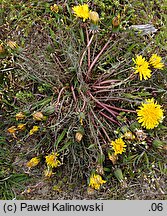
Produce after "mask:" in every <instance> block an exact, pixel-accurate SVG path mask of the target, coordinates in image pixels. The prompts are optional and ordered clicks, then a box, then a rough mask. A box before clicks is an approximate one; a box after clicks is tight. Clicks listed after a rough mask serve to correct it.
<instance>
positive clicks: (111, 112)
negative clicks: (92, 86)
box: [88, 92, 116, 118]
mask: <svg viewBox="0 0 167 216" xmlns="http://www.w3.org/2000/svg"><path fill="white" fill-rule="evenodd" d="M88 94H89V95H90V97H91V98H92V99H93V100H94V101H95V102H96V103H97V104H98V105H99V106H100V107H102V108H103V109H105V110H106V111H108V112H109V113H110V114H111V115H112V116H114V117H115V118H116V115H115V114H114V112H113V111H112V110H110V109H109V108H107V107H106V106H105V105H104V104H103V103H101V102H100V101H98V100H97V99H96V98H94V97H93V95H92V94H91V93H90V92H88Z"/></svg>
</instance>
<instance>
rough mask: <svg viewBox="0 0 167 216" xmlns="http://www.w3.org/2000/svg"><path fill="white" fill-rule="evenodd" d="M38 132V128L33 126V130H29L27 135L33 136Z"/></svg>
mask: <svg viewBox="0 0 167 216" xmlns="http://www.w3.org/2000/svg"><path fill="white" fill-rule="evenodd" d="M38 130H39V126H33V128H32V129H31V130H30V132H29V135H33V134H34V133H35V132H37V131H38Z"/></svg>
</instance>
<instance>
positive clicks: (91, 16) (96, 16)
mask: <svg viewBox="0 0 167 216" xmlns="http://www.w3.org/2000/svg"><path fill="white" fill-rule="evenodd" d="M89 19H90V20H91V21H93V22H94V23H97V22H98V21H99V14H98V13H97V12H96V11H90V12H89Z"/></svg>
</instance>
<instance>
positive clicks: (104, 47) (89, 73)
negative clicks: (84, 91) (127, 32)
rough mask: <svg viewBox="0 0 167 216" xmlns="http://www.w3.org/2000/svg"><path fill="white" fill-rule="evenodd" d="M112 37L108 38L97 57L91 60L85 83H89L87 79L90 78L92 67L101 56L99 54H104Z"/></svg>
mask: <svg viewBox="0 0 167 216" xmlns="http://www.w3.org/2000/svg"><path fill="white" fill-rule="evenodd" d="M112 37H113V36H111V37H110V38H109V40H108V41H107V43H106V44H105V45H104V46H103V48H102V49H101V51H100V52H99V53H98V54H97V56H96V57H95V59H94V60H93V62H92V64H91V65H90V67H89V70H88V72H87V75H86V81H89V79H90V78H91V71H92V68H93V67H94V65H95V64H96V62H97V60H98V59H99V57H100V56H101V54H102V53H103V52H104V50H105V49H106V48H107V46H108V44H109V43H110V41H111V39H112Z"/></svg>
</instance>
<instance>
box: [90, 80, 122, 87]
mask: <svg viewBox="0 0 167 216" xmlns="http://www.w3.org/2000/svg"><path fill="white" fill-rule="evenodd" d="M120 81H121V80H105V81H102V82H98V83H96V85H103V84H106V83H110V84H112V83H113V82H114V83H115V82H120ZM92 87H94V86H92Z"/></svg>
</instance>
